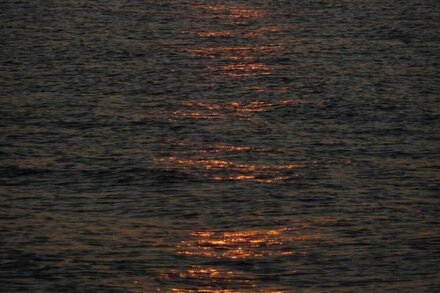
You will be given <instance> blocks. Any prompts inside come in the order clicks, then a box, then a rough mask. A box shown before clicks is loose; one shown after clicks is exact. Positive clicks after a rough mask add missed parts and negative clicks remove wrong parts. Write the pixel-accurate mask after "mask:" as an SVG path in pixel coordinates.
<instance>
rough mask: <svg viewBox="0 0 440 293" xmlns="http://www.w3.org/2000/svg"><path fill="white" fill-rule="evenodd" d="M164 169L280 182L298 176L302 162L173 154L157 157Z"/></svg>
mask: <svg viewBox="0 0 440 293" xmlns="http://www.w3.org/2000/svg"><path fill="white" fill-rule="evenodd" d="M157 162H158V163H160V164H162V166H163V168H164V169H165V170H169V171H171V170H177V171H178V170H181V171H184V172H185V173H187V174H193V175H199V176H205V177H206V176H207V177H208V178H211V179H212V180H214V181H253V182H258V183H280V182H284V181H287V180H296V179H299V178H300V174H299V173H297V170H298V169H301V168H305V167H306V166H307V164H304V163H290V164H273V165H264V164H244V163H238V162H233V161H229V160H221V159H211V158H195V159H192V158H178V157H174V156H170V157H165V158H159V159H158V160H157Z"/></svg>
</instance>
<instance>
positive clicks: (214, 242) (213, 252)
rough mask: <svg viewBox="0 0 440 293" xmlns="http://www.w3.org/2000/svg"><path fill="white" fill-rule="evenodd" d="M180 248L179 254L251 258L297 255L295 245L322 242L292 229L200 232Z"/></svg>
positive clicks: (180, 244)
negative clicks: (302, 242) (307, 241)
mask: <svg viewBox="0 0 440 293" xmlns="http://www.w3.org/2000/svg"><path fill="white" fill-rule="evenodd" d="M191 236H192V239H191V240H186V241H182V242H181V243H179V245H178V246H177V254H180V255H189V256H191V255H192V256H203V257H209V258H216V259H248V258H260V257H269V256H288V255H293V254H295V251H294V250H293V248H292V246H293V245H294V243H296V242H301V241H305V240H313V239H319V238H320V235H319V234H300V233H298V231H297V230H295V229H291V228H280V229H271V230H263V229H261V230H247V231H222V232H218V231H198V232H193V233H192V234H191Z"/></svg>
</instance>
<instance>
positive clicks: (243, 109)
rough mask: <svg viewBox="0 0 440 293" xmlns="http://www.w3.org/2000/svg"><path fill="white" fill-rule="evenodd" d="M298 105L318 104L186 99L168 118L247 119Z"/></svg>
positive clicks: (310, 102)
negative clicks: (218, 102) (207, 101)
mask: <svg viewBox="0 0 440 293" xmlns="http://www.w3.org/2000/svg"><path fill="white" fill-rule="evenodd" d="M300 105H314V106H318V105H319V104H318V103H316V102H313V101H306V100H301V99H295V100H278V101H263V100H256V101H250V102H238V101H233V102H229V103H223V104H214V103H201V102H195V101H186V102H183V103H182V106H183V107H184V108H186V109H183V110H178V111H174V112H173V113H172V114H171V118H170V120H172V121H174V120H179V119H190V120H227V119H233V118H236V119H239V120H249V119H250V118H252V116H251V114H252V113H258V112H267V111H271V110H275V109H280V108H286V107H294V106H300Z"/></svg>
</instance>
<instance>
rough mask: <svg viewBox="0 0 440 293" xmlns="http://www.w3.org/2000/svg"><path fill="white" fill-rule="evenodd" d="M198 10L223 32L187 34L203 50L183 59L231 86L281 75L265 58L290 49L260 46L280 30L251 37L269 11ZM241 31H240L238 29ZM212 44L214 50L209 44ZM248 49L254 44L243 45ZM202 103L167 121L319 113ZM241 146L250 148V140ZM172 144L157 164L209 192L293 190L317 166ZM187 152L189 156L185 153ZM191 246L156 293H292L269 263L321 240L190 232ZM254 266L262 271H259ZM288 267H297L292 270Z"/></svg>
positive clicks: (189, 50)
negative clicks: (231, 184)
mask: <svg viewBox="0 0 440 293" xmlns="http://www.w3.org/2000/svg"><path fill="white" fill-rule="evenodd" d="M193 8H194V9H198V10H200V12H201V13H200V14H199V15H200V19H199V21H203V22H209V21H211V22H218V21H220V22H221V23H223V26H224V28H223V29H221V28H219V30H217V31H206V30H204V31H184V32H183V34H191V35H193V36H194V37H197V38H200V42H199V45H198V46H191V47H183V48H180V49H179V51H180V52H182V53H183V54H186V55H188V56H193V57H197V58H206V59H208V60H211V61H210V62H209V63H208V64H209V65H207V66H206V67H205V68H204V70H205V72H206V74H208V75H218V74H221V75H223V76H224V78H226V79H231V80H243V79H248V78H255V77H263V76H270V75H272V74H275V73H276V72H277V71H278V70H279V69H280V68H278V65H275V63H273V62H271V63H266V62H264V60H265V58H267V56H276V55H277V54H279V53H280V52H283V51H285V48H283V46H282V45H280V44H276V43H270V44H259V43H258V40H259V39H260V38H262V37H264V36H265V35H267V34H271V33H277V32H279V31H280V28H279V27H277V26H262V27H257V28H253V29H248V28H247V25H246V22H247V21H252V22H257V23H258V22H260V21H261V20H262V19H263V18H264V17H267V16H268V14H269V12H268V11H265V10H262V9H255V8H252V7H251V6H245V5H239V6H238V5H207V4H200V5H194V6H193ZM231 27H232V28H233V29H232V30H231ZM239 27H243V29H242V30H240V29H237V28H239ZM212 40H214V41H215V42H212V43H211V42H210V41H212ZM222 41H224V43H225V44H224V45H223V44H222ZM243 41H244V43H243ZM247 41H251V42H250V43H249V44H246V42H247ZM205 42H207V43H206V45H205ZM253 90H254V91H255V92H258V93H259V94H260V95H262V96H264V95H269V94H271V93H274V92H273V88H272V89H268V88H264V87H256V88H254V89H253ZM287 91H288V88H283V89H281V90H278V92H275V93H277V94H280V95H282V94H283V93H285V92H287ZM200 98H201V99H203V100H202V101H199V100H194V99H191V100H186V101H183V102H182V103H181V104H180V108H179V109H178V110H175V111H173V112H172V113H171V114H170V117H169V121H170V122H171V123H203V122H209V123H214V124H218V125H221V123H222V122H223V121H233V120H238V121H255V120H260V121H261V119H262V120H265V118H264V117H263V118H262V117H259V115H260V114H264V113H266V112H273V111H277V110H280V109H284V110H288V109H289V108H295V107H301V106H303V105H307V106H311V107H319V106H320V105H319V103H317V102H314V101H311V100H304V99H298V98H295V99H292V98H283V97H282V96H280V97H277V98H274V97H272V98H270V99H268V98H267V97H266V98H263V99H252V100H247V101H246V100H243V99H234V98H232V99H233V100H230V99H231V97H222V100H212V102H209V100H210V97H209V96H205V95H204V94H203V93H201V94H200ZM228 99H229V100H228ZM265 123H272V122H270V121H266V122H265ZM243 140H244V141H245V142H246V141H247V139H246V138H244V139H243ZM174 144H175V146H176V147H177V148H176V149H175V150H174V151H173V150H170V151H169V153H170V154H169V155H164V156H158V157H157V158H156V164H158V165H159V166H160V168H162V169H163V170H164V171H166V172H179V173H180V174H184V175H185V176H192V178H199V179H200V180H201V181H206V180H207V179H208V180H210V182H211V183H212V184H221V183H222V182H228V181H237V182H248V183H252V184H280V183H289V182H292V180H293V181H296V180H298V179H299V178H300V176H301V174H300V170H304V169H305V168H316V167H317V166H318V164H317V162H314V161H310V162H304V161H295V162H288V161H284V162H280V163H274V162H270V161H271V160H270V159H268V160H267V159H266V160H263V162H264V163H262V162H261V158H259V159H258V160H257V161H256V162H255V161H254V162H250V161H247V162H238V161H236V160H233V159H228V157H230V156H232V157H234V156H235V155H237V154H243V153H248V154H251V155H252V156H254V155H257V158H258V157H261V156H265V155H266V156H267V155H272V154H273V153H274V150H272V149H270V148H262V147H259V146H257V145H228V144H224V143H219V144H215V145H209V144H208V145H206V144H205V145H203V144H201V145H200V143H199V144H195V143H194V142H192V143H188V142H184V141H178V142H174ZM179 146H180V147H182V146H185V148H184V150H183V151H182V150H179V148H178V147H179ZM188 147H190V149H191V148H192V150H188ZM165 153H166V152H165ZM209 208H213V209H214V208H215V207H214V206H212V207H208V209H209ZM187 238H188V239H186V240H182V241H180V242H179V243H178V244H176V247H175V249H176V252H175V257H176V258H183V262H182V263H184V264H185V265H183V267H181V268H172V269H170V270H169V271H164V272H162V273H160V274H159V275H158V278H157V282H159V283H160V284H161V285H160V286H158V289H157V291H158V292H181V293H184V292H230V293H238V292H265V293H270V292H273V293H275V292H294V291H292V289H291V288H285V287H284V288H283V287H282V286H280V285H279V284H278V283H279V280H280V279H288V278H289V276H292V275H293V274H295V273H296V272H297V271H289V270H287V271H283V273H282V274H279V273H276V272H275V271H270V270H269V271H268V269H269V268H265V266H264V261H268V262H271V263H278V262H279V263H282V261H281V260H280V258H281V259H282V258H285V259H287V261H292V260H289V257H290V258H291V257H297V255H301V254H304V253H306V251H305V246H304V243H307V242H309V241H316V240H317V239H319V238H320V234H317V233H305V232H304V231H302V229H300V228H290V227H280V228H275V229H261V228H260V229H250V230H229V231H218V230H201V231H193V232H191V233H190V234H189V235H188V236H187ZM257 264H258V265H257ZM255 265H257V267H254V266H255ZM260 266H261V267H260ZM288 267H292V264H289V266H288ZM298 269H299V268H298ZM284 282H286V280H284ZM287 283H288V282H287ZM159 287H160V288H161V289H159Z"/></svg>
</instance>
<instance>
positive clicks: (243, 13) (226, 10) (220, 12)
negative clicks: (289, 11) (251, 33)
mask: <svg viewBox="0 0 440 293" xmlns="http://www.w3.org/2000/svg"><path fill="white" fill-rule="evenodd" d="M194 7H195V8H198V9H202V10H205V13H207V14H205V16H206V17H207V18H226V19H240V18H262V17H264V16H266V14H267V12H265V11H264V10H259V9H254V8H250V7H245V6H232V5H228V6H226V5H209V4H195V5H194Z"/></svg>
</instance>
